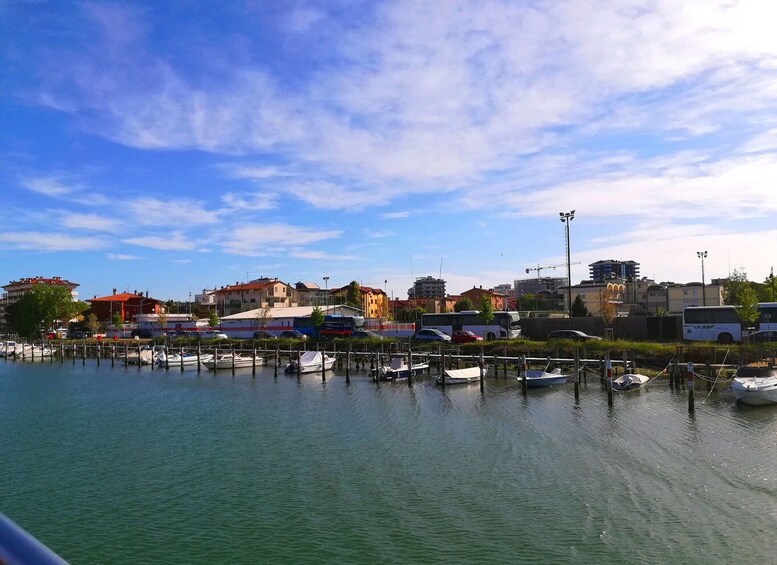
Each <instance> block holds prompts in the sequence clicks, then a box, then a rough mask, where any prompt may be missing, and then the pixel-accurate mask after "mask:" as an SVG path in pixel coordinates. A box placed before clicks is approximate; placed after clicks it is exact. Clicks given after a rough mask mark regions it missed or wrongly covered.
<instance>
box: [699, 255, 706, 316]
mask: <svg viewBox="0 0 777 565" xmlns="http://www.w3.org/2000/svg"><path fill="white" fill-rule="evenodd" d="M696 256H697V257H698V258H699V259H701V304H702V306H706V305H707V293H706V292H705V285H704V259H705V258H706V257H707V252H706V251H697V252H696Z"/></svg>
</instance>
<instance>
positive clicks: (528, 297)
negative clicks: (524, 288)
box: [521, 292, 538, 310]
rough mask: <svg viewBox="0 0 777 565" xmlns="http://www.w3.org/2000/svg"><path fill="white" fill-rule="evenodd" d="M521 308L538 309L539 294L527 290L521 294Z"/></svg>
mask: <svg viewBox="0 0 777 565" xmlns="http://www.w3.org/2000/svg"><path fill="white" fill-rule="evenodd" d="M521 309H523V310H537V309H538V308H537V295H536V294H534V293H531V292H527V293H526V294H524V295H523V296H521Z"/></svg>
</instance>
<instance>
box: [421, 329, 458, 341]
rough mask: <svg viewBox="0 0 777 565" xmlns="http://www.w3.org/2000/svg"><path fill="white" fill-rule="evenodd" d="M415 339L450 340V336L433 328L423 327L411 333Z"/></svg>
mask: <svg viewBox="0 0 777 565" xmlns="http://www.w3.org/2000/svg"><path fill="white" fill-rule="evenodd" d="M413 340H415V341H450V340H451V336H449V335H448V334H446V333H443V332H441V331H440V330H435V329H434V328H424V329H423V330H418V331H417V332H415V333H414V334H413Z"/></svg>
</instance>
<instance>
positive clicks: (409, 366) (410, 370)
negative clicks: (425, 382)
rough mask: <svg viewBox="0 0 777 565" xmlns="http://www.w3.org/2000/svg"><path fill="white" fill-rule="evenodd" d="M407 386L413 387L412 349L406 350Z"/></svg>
mask: <svg viewBox="0 0 777 565" xmlns="http://www.w3.org/2000/svg"><path fill="white" fill-rule="evenodd" d="M407 386H413V348H412V347H410V346H408V348H407Z"/></svg>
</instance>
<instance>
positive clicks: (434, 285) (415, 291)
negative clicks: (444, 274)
mask: <svg viewBox="0 0 777 565" xmlns="http://www.w3.org/2000/svg"><path fill="white" fill-rule="evenodd" d="M407 297H408V298H445V281H444V280H442V279H436V278H434V277H419V278H417V279H416V280H415V282H414V283H413V286H412V287H411V288H409V289H408V290H407Z"/></svg>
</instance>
